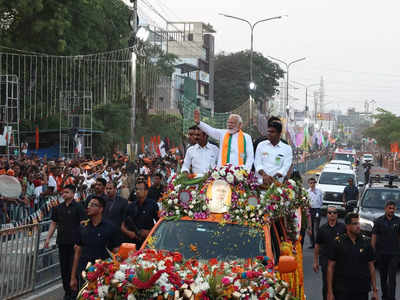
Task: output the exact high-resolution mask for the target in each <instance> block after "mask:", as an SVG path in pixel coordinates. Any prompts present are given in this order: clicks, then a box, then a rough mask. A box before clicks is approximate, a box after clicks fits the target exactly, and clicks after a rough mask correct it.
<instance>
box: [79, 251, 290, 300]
mask: <svg viewBox="0 0 400 300" xmlns="http://www.w3.org/2000/svg"><path fill="white" fill-rule="evenodd" d="M273 267H274V266H273V264H272V261H271V260H270V259H269V258H268V257H265V256H260V257H257V258H256V259H254V260H252V261H247V262H239V261H232V262H223V261H218V260H217V259H210V260H208V261H198V260H195V259H190V260H186V261H185V260H184V259H183V258H182V255H181V254H179V253H176V252H166V251H156V250H152V249H146V250H143V251H141V252H137V253H136V254H135V255H134V256H131V257H129V258H128V259H127V260H126V261H125V262H123V263H122V262H119V261H118V260H117V259H115V258H114V259H108V260H105V261H102V260H98V261H96V263H95V264H94V265H89V266H88V267H87V269H86V280H87V285H86V287H85V288H84V289H83V290H81V291H80V293H79V296H78V299H80V300H82V299H89V300H92V299H93V300H94V299H110V300H111V299H129V300H134V299H157V300H161V299H204V300H211V299H220V300H223V299H274V300H277V299H284V300H290V299H294V298H293V297H292V296H291V295H290V292H289V287H288V284H287V283H286V282H284V281H282V280H279V279H277V278H276V277H275V276H274V274H273Z"/></svg>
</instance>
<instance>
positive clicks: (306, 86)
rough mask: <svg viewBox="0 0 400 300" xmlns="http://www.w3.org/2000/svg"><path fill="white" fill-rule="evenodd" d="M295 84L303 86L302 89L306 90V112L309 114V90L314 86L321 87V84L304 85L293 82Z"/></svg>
mask: <svg viewBox="0 0 400 300" xmlns="http://www.w3.org/2000/svg"><path fill="white" fill-rule="evenodd" d="M292 82H293V83H295V84H298V85H301V86H302V87H304V88H305V89H306V106H305V112H306V114H307V112H308V89H309V88H311V87H313V86H318V85H320V84H319V83H312V84H304V83H301V82H298V81H292Z"/></svg>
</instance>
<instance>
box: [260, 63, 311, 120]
mask: <svg viewBox="0 0 400 300" xmlns="http://www.w3.org/2000/svg"><path fill="white" fill-rule="evenodd" d="M268 57H269V58H271V59H273V60H276V61H278V62H280V63H282V64H284V65H285V67H286V101H285V102H286V103H285V107H286V121H287V122H288V120H289V112H288V108H289V69H290V66H291V65H293V64H295V63H297V62H300V61H303V60H305V59H306V58H305V57H302V58H299V59H296V60H293V61H291V62H289V63H287V62H285V61H284V60H281V59H279V58H275V57H272V56H268ZM288 123H289V122H288Z"/></svg>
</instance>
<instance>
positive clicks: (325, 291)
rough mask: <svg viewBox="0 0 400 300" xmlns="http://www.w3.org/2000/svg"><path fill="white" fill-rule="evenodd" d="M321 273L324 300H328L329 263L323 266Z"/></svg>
mask: <svg viewBox="0 0 400 300" xmlns="http://www.w3.org/2000/svg"><path fill="white" fill-rule="evenodd" d="M321 273H322V299H324V300H326V299H327V294H328V283H327V282H328V281H327V277H326V275H327V273H328V263H323V264H321ZM335 300H336V299H335Z"/></svg>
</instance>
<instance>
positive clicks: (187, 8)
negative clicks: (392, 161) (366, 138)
mask: <svg viewBox="0 0 400 300" xmlns="http://www.w3.org/2000/svg"><path fill="white" fill-rule="evenodd" d="M142 1H143V0H140V1H139V7H141V8H142V12H143V13H144V12H145V10H146V8H145V7H144V6H143V5H144V3H143V2H142ZM146 1H148V2H150V3H151V4H152V5H153V6H154V8H156V10H158V11H159V12H161V13H162V14H163V15H164V16H165V17H166V18H167V19H169V20H170V21H203V22H209V23H211V24H212V25H213V26H214V28H215V29H216V30H217V34H216V49H217V51H218V52H220V51H226V52H234V51H240V50H243V49H248V48H250V33H249V27H248V25H246V24H245V23H242V22H239V21H236V20H233V19H228V18H224V17H222V16H220V15H218V13H226V14H230V15H234V16H238V17H242V18H245V19H249V20H251V21H257V20H259V19H262V18H269V17H273V16H277V15H286V14H287V15H288V18H283V19H280V20H274V21H270V22H266V23H263V24H259V25H257V27H256V29H255V43H254V49H255V51H259V52H261V53H262V54H263V55H265V56H268V55H271V56H273V57H277V58H281V59H283V60H286V61H289V60H293V59H297V58H300V57H304V56H306V57H307V60H306V61H304V62H300V63H298V64H295V65H293V66H292V68H291V72H290V77H291V79H293V80H295V81H299V82H302V83H305V84H312V83H318V82H319V81H320V77H321V76H323V77H324V80H325V93H326V103H328V104H329V105H328V106H327V108H328V109H337V108H340V109H341V110H342V111H344V110H345V109H347V108H348V107H356V108H357V110H363V108H364V101H365V100H371V99H374V100H375V101H376V102H377V107H382V108H384V109H387V110H389V111H392V112H393V113H396V114H400V101H399V100H400V58H399V57H398V55H399V54H400V40H399V37H400V21H399V18H398V13H399V11H400V2H399V1H395V0H384V1H370V0H364V1H361V0H347V1H346V0H335V1H334V0H330V1H327V0H303V1H300V0H290V1H287V0H279V1H267V0H246V1H243V0H202V1H198V0H197V1H194V0H185V1H184V0H146ZM147 14H148V16H149V17H150V18H151V19H152V20H153V21H156V22H157V23H158V24H159V25H163V23H162V22H161V20H160V19H159V18H157V16H155V15H154V14H152V12H150V11H148V12H147ZM294 93H295V94H294V96H295V97H298V98H300V99H301V100H300V101H297V103H296V106H297V107H299V106H300V105H304V102H303V101H304V100H303V99H304V90H296V91H295V92H294Z"/></svg>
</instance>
